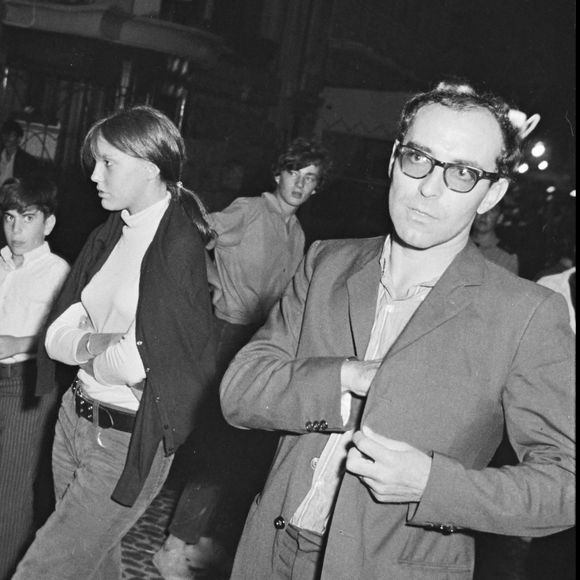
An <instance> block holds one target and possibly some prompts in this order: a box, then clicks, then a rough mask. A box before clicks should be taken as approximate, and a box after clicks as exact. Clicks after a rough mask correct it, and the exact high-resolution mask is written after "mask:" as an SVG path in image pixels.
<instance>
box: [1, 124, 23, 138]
mask: <svg viewBox="0 0 580 580" xmlns="http://www.w3.org/2000/svg"><path fill="white" fill-rule="evenodd" d="M11 133H16V136H17V137H18V139H21V138H22V137H23V136H24V131H23V130H22V127H21V126H20V123H19V122H18V121H15V120H14V119H8V120H7V121H4V123H2V127H0V134H1V135H10V134H11Z"/></svg>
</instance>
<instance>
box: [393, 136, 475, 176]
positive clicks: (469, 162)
mask: <svg viewBox="0 0 580 580" xmlns="http://www.w3.org/2000/svg"><path fill="white" fill-rule="evenodd" d="M404 145H408V146H411V147H415V148H416V149H420V150H421V151H423V152H424V153H429V155H431V156H432V157H435V158H436V159H437V156H436V155H435V154H434V153H433V149H431V147H429V146H427V145H421V144H420V143H417V142H416V141H408V142H407V143H405V144H404ZM446 163H453V164H456V165H468V166H469V167H474V168H476V169H481V164H480V163H478V162H477V161H474V160H473V159H453V160H452V161H447V162H446Z"/></svg>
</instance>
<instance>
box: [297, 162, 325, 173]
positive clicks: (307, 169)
mask: <svg viewBox="0 0 580 580" xmlns="http://www.w3.org/2000/svg"><path fill="white" fill-rule="evenodd" d="M298 171H300V173H314V174H316V175H318V174H319V173H320V165H314V164H313V163H310V164H309V165H305V166H304V167H300V168H299V169H298Z"/></svg>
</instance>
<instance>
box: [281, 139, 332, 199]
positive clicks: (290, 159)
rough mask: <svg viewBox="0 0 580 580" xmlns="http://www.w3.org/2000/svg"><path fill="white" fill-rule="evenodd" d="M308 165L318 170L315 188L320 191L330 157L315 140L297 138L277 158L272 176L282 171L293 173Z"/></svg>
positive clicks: (326, 176) (326, 175)
mask: <svg viewBox="0 0 580 580" xmlns="http://www.w3.org/2000/svg"><path fill="white" fill-rule="evenodd" d="M309 165H315V166H316V167H319V168H320V174H319V176H318V185H317V188H318V189H320V188H321V187H322V184H323V183H324V181H325V180H326V179H327V178H328V174H329V172H330V169H331V166H332V162H331V160H330V155H329V154H328V151H327V150H326V149H325V148H324V147H323V146H322V145H321V143H320V142H319V141H318V140H317V139H306V138H304V137H298V138H297V139H294V141H292V143H290V145H289V146H288V149H286V151H284V153H282V155H280V157H278V159H277V160H276V162H275V163H274V165H273V167H272V170H273V172H274V175H280V173H281V172H282V171H294V170H298V169H302V168H304V167H308V166H309Z"/></svg>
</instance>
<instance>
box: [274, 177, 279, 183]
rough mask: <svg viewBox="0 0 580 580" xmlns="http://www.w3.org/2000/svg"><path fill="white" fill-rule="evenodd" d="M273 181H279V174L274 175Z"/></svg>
mask: <svg viewBox="0 0 580 580" xmlns="http://www.w3.org/2000/svg"><path fill="white" fill-rule="evenodd" d="M274 181H275V182H276V183H280V175H274Z"/></svg>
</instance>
